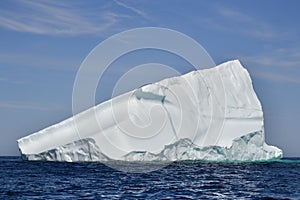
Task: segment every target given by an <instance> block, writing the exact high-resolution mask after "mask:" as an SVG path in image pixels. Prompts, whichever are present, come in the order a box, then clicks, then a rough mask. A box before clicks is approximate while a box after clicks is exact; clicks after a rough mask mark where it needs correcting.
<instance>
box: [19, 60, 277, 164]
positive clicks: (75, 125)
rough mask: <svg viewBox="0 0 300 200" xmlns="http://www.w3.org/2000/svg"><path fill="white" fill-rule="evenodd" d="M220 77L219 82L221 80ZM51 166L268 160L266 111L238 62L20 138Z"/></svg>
mask: <svg viewBox="0 0 300 200" xmlns="http://www.w3.org/2000/svg"><path fill="white" fill-rule="evenodd" d="M217 80H221V81H217ZM18 145H19V149H20V151H21V154H22V158H23V159H26V160H49V161H68V162H74V161H110V160H122V161H177V160H208V161H264V160H271V159H278V158H281V157H282V151H281V150H280V149H278V148H277V147H274V146H269V145H267V144H266V143H265V137H264V121H263V111H262V107H261V104H260V101H259V100H258V98H257V96H256V94H255V92H254V89H253V86H252V81H251V79H250V76H249V73H248V72H247V70H246V69H245V68H243V66H242V65H241V64H240V62H239V61H238V60H234V61H229V62H226V63H223V64H221V65H219V66H217V67H214V68H211V69H205V70H198V71H193V72H190V73H188V74H185V75H182V76H178V77H172V78H168V79H165V80H162V81H160V82H158V83H153V84H149V85H146V86H143V87H141V88H138V89H136V90H133V91H130V92H127V93H125V94H123V95H121V96H118V97H115V98H113V99H111V100H109V101H106V102H104V103H101V104H99V105H97V106H95V107H93V108H90V109H88V110H86V111H84V112H82V113H79V114H77V115H75V116H73V117H71V118H69V119H66V120H64V121H62V122H60V123H58V124H55V125H52V126H50V127H48V128H45V129H43V130H41V131H39V132H36V133H33V134H31V135H29V136H26V137H24V138H21V139H19V140H18Z"/></svg>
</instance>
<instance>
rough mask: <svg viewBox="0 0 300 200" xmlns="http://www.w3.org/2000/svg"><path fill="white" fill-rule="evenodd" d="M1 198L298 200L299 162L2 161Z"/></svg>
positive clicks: (0, 173)
mask: <svg viewBox="0 0 300 200" xmlns="http://www.w3.org/2000/svg"><path fill="white" fill-rule="evenodd" d="M0 177H1V179H0V199H300V159H285V160H282V161H277V162H261V163H205V162H178V163H172V164H170V165H168V166H166V167H164V168H163V169H160V170H157V171H152V172H148V173H125V172H121V171H117V170H115V169H112V168H110V167H107V166H106V165H103V164H101V163H60V162H29V161H22V160H21V159H20V158H19V157H0Z"/></svg>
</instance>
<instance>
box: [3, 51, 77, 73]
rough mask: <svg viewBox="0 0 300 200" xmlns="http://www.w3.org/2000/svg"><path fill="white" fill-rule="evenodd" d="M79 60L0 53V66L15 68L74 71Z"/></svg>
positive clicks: (31, 54) (30, 54)
mask: <svg viewBox="0 0 300 200" xmlns="http://www.w3.org/2000/svg"><path fill="white" fill-rule="evenodd" d="M80 61H81V60H80V59H76V58H72V59H70V58H64V59H56V58H55V57H51V56H46V55H36V54H33V53H26V52H25V53H0V65H3V66H5V65H9V66H10V67H17V68H28V67H30V68H46V69H50V70H60V71H76V70H77V69H78V67H79V64H80Z"/></svg>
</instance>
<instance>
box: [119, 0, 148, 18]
mask: <svg viewBox="0 0 300 200" xmlns="http://www.w3.org/2000/svg"><path fill="white" fill-rule="evenodd" d="M114 2H115V3H116V4H117V5H119V6H121V7H123V8H126V9H128V10H130V11H132V12H134V13H135V14H137V15H140V16H142V17H144V18H145V19H149V17H148V15H147V14H146V13H145V12H144V11H142V10H140V9H138V8H135V7H133V6H130V5H129V4H125V3H123V2H121V1H117V0H115V1H114Z"/></svg>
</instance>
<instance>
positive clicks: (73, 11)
mask: <svg viewBox="0 0 300 200" xmlns="http://www.w3.org/2000/svg"><path fill="white" fill-rule="evenodd" d="M12 2H13V3H15V4H16V5H14V6H11V7H10V9H8V10H7V8H5V7H1V8H0V27H2V28H5V29H10V30H14V31H19V32H30V33H35V34H46V35H82V34H96V33H103V32H105V31H107V30H109V29H110V28H111V27H113V26H114V25H116V24H117V23H119V22H120V20H121V19H122V18H123V17H124V16H123V15H118V14H116V13H114V12H112V11H110V10H109V9H105V6H103V7H101V8H99V9H98V10H97V9H94V10H88V9H84V3H83V2H82V4H76V3H73V4H70V5H69V4H63V2H61V1H59V2H58V1H49V2H48V1H30V0H28V1H19V2H18V3H16V2H14V1H12ZM14 7H17V8H18V9H15V10H14ZM19 10H20V11H19Z"/></svg>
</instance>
